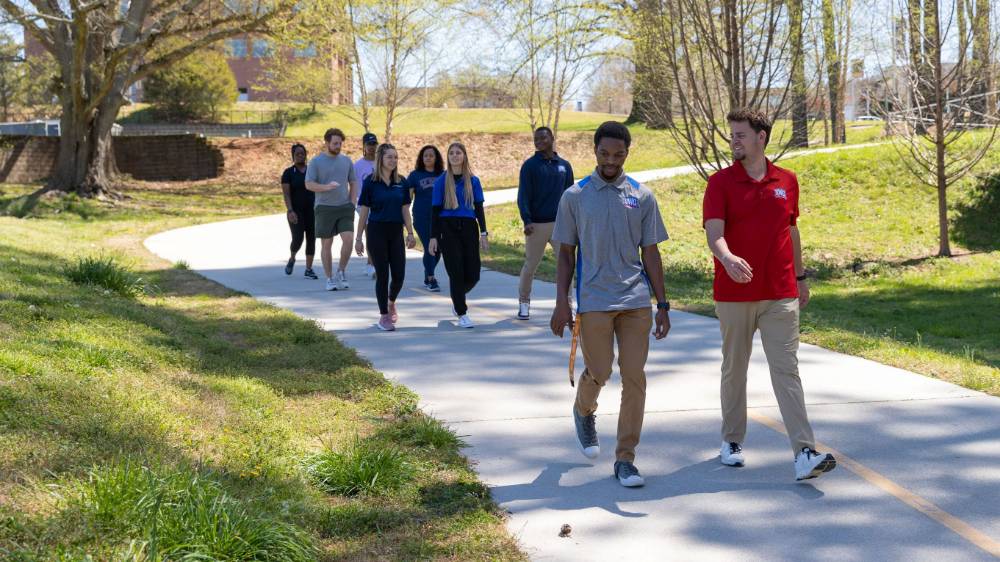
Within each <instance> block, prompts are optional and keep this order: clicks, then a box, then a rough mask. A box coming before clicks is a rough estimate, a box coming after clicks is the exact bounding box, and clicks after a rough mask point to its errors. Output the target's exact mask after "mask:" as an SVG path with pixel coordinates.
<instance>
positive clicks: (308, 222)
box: [281, 143, 319, 279]
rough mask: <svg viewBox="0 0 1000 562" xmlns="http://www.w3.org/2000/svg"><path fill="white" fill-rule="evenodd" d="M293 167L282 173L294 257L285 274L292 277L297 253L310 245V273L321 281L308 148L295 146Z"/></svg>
mask: <svg viewBox="0 0 1000 562" xmlns="http://www.w3.org/2000/svg"><path fill="white" fill-rule="evenodd" d="M292 162H293V164H292V166H291V167H289V168H288V169H286V170H285V172H284V173H283V174H281V191H282V193H283V195H284V198H285V209H286V210H287V218H288V227H289V228H290V229H291V231H292V245H291V252H292V253H291V256H290V257H289V258H288V263H287V264H286V265H285V275H291V274H292V268H294V267H295V254H297V253H298V252H299V248H301V247H302V242H303V240H305V243H306V271H305V274H304V275H305V276H306V277H308V278H309V279H318V278H319V277H318V276H317V275H316V274H315V273H314V272H313V269H312V264H313V256H315V254H316V228H315V224H314V220H315V219H314V218H313V217H314V215H313V205H314V202H315V198H316V196H315V194H314V193H313V192H311V191H309V190H308V189H306V147H304V146H302V145H301V144H298V143H296V144H294V145H292Z"/></svg>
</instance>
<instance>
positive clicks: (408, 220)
mask: <svg viewBox="0 0 1000 562" xmlns="http://www.w3.org/2000/svg"><path fill="white" fill-rule="evenodd" d="M403 226H405V227H406V247H407V248H410V249H413V248H415V247H416V245H417V241H416V240H415V239H414V238H413V216H412V215H411V214H410V206H409V205H403Z"/></svg>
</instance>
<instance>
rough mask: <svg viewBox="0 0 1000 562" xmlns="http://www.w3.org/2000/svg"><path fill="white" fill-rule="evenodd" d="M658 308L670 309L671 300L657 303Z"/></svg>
mask: <svg viewBox="0 0 1000 562" xmlns="http://www.w3.org/2000/svg"><path fill="white" fill-rule="evenodd" d="M656 309H657V310H668V311H669V310H670V301H663V302H658V303H656Z"/></svg>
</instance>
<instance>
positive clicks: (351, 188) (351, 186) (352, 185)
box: [347, 180, 358, 204]
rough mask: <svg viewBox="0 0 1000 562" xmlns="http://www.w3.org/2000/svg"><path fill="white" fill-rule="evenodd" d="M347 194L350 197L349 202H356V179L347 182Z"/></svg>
mask: <svg viewBox="0 0 1000 562" xmlns="http://www.w3.org/2000/svg"><path fill="white" fill-rule="evenodd" d="M347 185H348V188H347V196H348V197H350V198H351V203H355V204H357V202H358V182H357V180H355V181H352V182H348V183H347Z"/></svg>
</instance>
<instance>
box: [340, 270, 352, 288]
mask: <svg viewBox="0 0 1000 562" xmlns="http://www.w3.org/2000/svg"><path fill="white" fill-rule="evenodd" d="M337 288H338V289H349V288H351V286H350V285H348V284H347V273H346V272H345V271H344V270H343V269H341V270H340V271H338V272H337Z"/></svg>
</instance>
